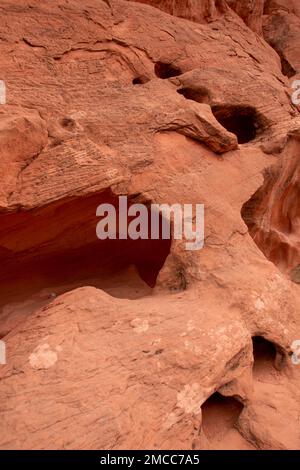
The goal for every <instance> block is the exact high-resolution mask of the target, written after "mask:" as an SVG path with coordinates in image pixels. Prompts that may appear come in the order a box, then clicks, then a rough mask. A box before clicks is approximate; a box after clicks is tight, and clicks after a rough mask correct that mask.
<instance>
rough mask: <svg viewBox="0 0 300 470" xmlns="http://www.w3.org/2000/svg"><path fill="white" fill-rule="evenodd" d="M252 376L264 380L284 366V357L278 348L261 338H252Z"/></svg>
mask: <svg viewBox="0 0 300 470" xmlns="http://www.w3.org/2000/svg"><path fill="white" fill-rule="evenodd" d="M252 345H253V376H254V377H256V378H257V377H262V378H265V377H267V376H268V375H269V374H271V375H272V374H274V373H276V370H277V371H278V370H280V369H281V368H282V367H283V365H284V359H285V355H284V352H283V350H282V348H280V346H278V345H276V344H274V343H272V342H271V341H268V340H267V339H265V338H264V337H263V336H253V338H252Z"/></svg>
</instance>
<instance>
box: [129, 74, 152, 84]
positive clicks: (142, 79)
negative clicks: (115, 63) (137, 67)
mask: <svg viewBox="0 0 300 470" xmlns="http://www.w3.org/2000/svg"><path fill="white" fill-rule="evenodd" d="M147 82H149V78H147V77H145V75H140V76H139V77H136V78H134V79H133V80H132V84H133V85H144V84H145V83H147Z"/></svg>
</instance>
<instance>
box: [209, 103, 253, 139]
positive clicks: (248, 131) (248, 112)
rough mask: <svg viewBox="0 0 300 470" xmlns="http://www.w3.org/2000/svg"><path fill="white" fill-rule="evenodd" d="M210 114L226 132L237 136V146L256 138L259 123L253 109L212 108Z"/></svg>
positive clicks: (237, 107)
mask: <svg viewBox="0 0 300 470" xmlns="http://www.w3.org/2000/svg"><path fill="white" fill-rule="evenodd" d="M212 112H213V114H214V116H215V118H216V119H217V121H219V123H220V124H221V125H222V126H223V127H225V129H227V131H229V132H231V133H233V134H235V135H236V136H237V139H238V143H239V144H246V143H248V142H251V141H252V140H254V139H255V138H256V136H257V131H258V129H259V127H260V122H259V119H258V117H257V113H256V111H255V109H254V108H251V107H243V106H213V107H212Z"/></svg>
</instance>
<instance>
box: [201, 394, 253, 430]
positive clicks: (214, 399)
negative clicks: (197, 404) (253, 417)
mask: <svg viewBox="0 0 300 470" xmlns="http://www.w3.org/2000/svg"><path fill="white" fill-rule="evenodd" d="M201 409H202V429H203V432H204V433H205V435H206V437H207V438H208V439H214V438H215V436H216V435H217V434H220V435H222V434H225V433H226V432H227V431H229V430H230V429H232V428H235V425H236V423H237V421H238V419H239V416H240V414H241V412H242V411H243V409H244V405H243V404H242V403H241V402H239V401H238V400H237V399H236V398H234V397H225V396H223V395H221V394H220V393H219V392H215V393H214V394H213V395H211V396H210V397H209V398H208V399H207V400H206V401H205V403H203V405H202V407H201Z"/></svg>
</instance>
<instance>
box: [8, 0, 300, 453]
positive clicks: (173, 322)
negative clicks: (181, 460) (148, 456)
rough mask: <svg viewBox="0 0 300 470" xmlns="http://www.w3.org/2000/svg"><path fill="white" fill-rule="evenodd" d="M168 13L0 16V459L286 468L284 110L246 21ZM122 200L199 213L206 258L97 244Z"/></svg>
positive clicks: (299, 130) (281, 89) (299, 440)
mask: <svg viewBox="0 0 300 470" xmlns="http://www.w3.org/2000/svg"><path fill="white" fill-rule="evenodd" d="M147 3H148V2H147ZM151 3H152V2H151ZM229 3H233V2H229ZM267 3H268V10H265V17H264V34H266V32H267V31H270V33H268V34H270V37H271V36H272V37H273V36H274V37H275V28H273V27H270V28H269V26H268V25H271V26H272V24H274V23H272V22H273V21H274V15H275V16H276V15H278V13H276V12H277V6H276V5H279V7H278V8H279V10H280V13H279V14H280V15H281V16H282V15H283V16H284V15H286V14H287V15H288V17H287V18H286V21H287V24H289V25H291V29H293V28H294V26H293V25H294V23H293V22H291V23H290V22H289V19H290V18H291V15H292V17H293V18H298V17H297V14H298V13H297V11H298V10H297V6H296V5H294V6H293V5H292V2H290V3H289V5H290V6H289V7H286V8H290V9H291V10H289V9H287V10H286V13H282V12H281V9H282V8H281V3H283V2H267ZM286 3H287V2H286ZM208 4H209V5H210V8H211V10H210V9H208ZM275 4H276V5H275ZM166 5H167V2H159V5H157V6H159V7H161V8H162V9H166V8H165V6H166ZM173 5H174V8H175V6H176V2H175V3H174V2H173ZM182 5H185V3H184V2H182ZM186 5H187V6H186V13H184V12H183V11H182V12H181V13H180V12H179V11H175V10H174V11H169V10H167V9H166V12H164V11H160V9H159V8H154V7H153V6H150V5H143V4H141V3H137V2H127V1H122V0H109V1H103V2H102V1H96V0H87V1H85V2H84V5H83V3H82V2H81V1H80V0H69V1H66V0H63V1H60V2H50V3H45V2H43V3H42V2H40V1H38V0H30V1H29V0H28V1H27V0H18V1H17V2H15V1H14V2H12V1H6V2H4V3H2V4H1V19H0V38H1V39H0V54H1V77H0V79H2V80H5V82H6V86H7V97H8V100H7V104H6V105H4V106H1V109H0V112H1V114H0V141H1V150H0V152H1V157H2V158H1V159H0V174H1V176H2V186H1V193H0V204H1V205H0V208H1V214H0V218H1V227H0V260H1V267H0V280H1V283H0V308H1V312H0V337H1V339H2V340H4V341H5V343H6V346H7V364H6V365H5V366H3V365H0V403H1V405H0V406H1V417H2V426H1V430H0V447H1V448H2V449H8V448H13V449H24V448H30V449H31V448H33V449H40V448H41V449H45V448H51V449H52V448H62V449H64V448H66V449H74V448H80V449H99V448H104V449H111V448H113V449H124V448H126V449H128V448H130V449H132V448H162V449H165V448H172V449H192V448H193V449H208V448H213V449H219V448H226V449H229V448H234V449H254V448H260V449H296V448H299V444H300V437H299V421H298V415H299V412H300V387H299V383H300V379H299V370H300V369H299V367H300V366H298V368H297V366H296V365H293V363H292V361H291V358H290V357H289V355H290V354H291V352H292V350H291V345H292V343H293V341H294V340H297V339H299V338H300V336H299V335H300V301H299V285H298V284H297V282H292V281H293V280H294V281H295V277H294V274H293V273H294V272H295V270H297V269H298V266H299V265H300V252H299V249H300V247H299V240H300V238H299V235H300V234H299V230H300V212H299V184H300V183H299V177H300V174H299V162H300V160H299V134H300V117H299V110H298V109H297V108H296V106H295V105H293V104H292V102H291V88H290V80H289V78H290V77H287V76H284V75H283V74H282V60H280V57H279V55H278V54H277V53H276V51H274V49H273V48H272V47H271V46H270V45H269V44H267V42H266V41H265V40H264V38H263V37H262V36H260V35H258V34H256V32H258V30H259V28H258V27H257V24H258V23H257V22H256V23H255V24H256V26H255V27H254V26H251V24H250V20H247V18H244V21H242V20H241V18H240V17H239V16H238V15H237V14H235V13H234V12H233V10H232V9H230V8H229V6H228V5H227V4H226V3H225V2H203V3H202V5H203V9H202V10H199V11H198V10H197V8H194V7H195V5H196V2H195V3H193V2H190V3H186ZM274 5H275V6H274ZM196 6H197V5H196ZM231 6H232V8H233V5H231ZM192 7H193V8H192ZM265 7H266V6H265ZM275 7H276V8H275ZM195 11H197V14H199V17H196V16H194V15H195V14H194V13H193V12H195ZM251 11H252V10H251ZM187 12H189V13H187ZM168 13H171V14H173V15H175V16H172V15H171V14H168ZM176 16H181V17H184V18H177V17H176ZM281 16H280V17H281ZM207 18H208V19H207ZM191 19H192V20H193V21H189V20H191ZM265 20H266V22H265ZM255 21H257V20H255ZM295 21H296V20H295ZM297 21H298V20H297ZM245 23H247V24H249V26H251V27H253V29H254V30H256V32H255V31H252V30H251V29H250V28H249V27H248V26H247V25H246V24H245ZM295 24H296V23H295ZM268 28H269V29H268ZM272 28H273V29H272ZM295 28H297V27H296V26H295ZM293 31H294V32H293V34H291V35H290V36H288V40H287V42H288V44H287V45H286V49H285V51H287V50H294V49H293V48H294V42H293V41H294V36H295V31H296V29H293ZM276 40H277V38H276ZM278 41H279V42H280V41H281V40H280V38H279V39H278ZM269 42H272V41H269ZM280 47H281V46H280ZM275 48H276V50H278V47H277V46H276V47H275ZM286 54H287V53H286ZM286 60H288V61H289V63H290V64H291V66H292V67H295V68H297V67H298V65H297V63H296V58H295V54H294V53H293V54H291V55H287V56H286ZM295 70H296V69H295ZM297 70H298V69H297ZM118 195H128V197H129V200H130V203H131V202H144V203H147V204H149V203H151V202H154V203H168V204H174V203H180V204H184V203H204V204H205V207H206V212H205V216H206V221H205V246H204V249H203V250H201V251H186V250H185V244H184V242H183V241H180V240H172V242H170V241H166V240H156V241H155V240H154V241H151V240H142V241H139V240H137V241H136V243H132V242H129V241H127V240H126V241H124V243H117V244H114V243H113V241H111V242H110V243H106V244H105V245H103V244H101V242H100V241H99V240H98V239H97V238H96V232H95V228H96V223H97V218H96V215H95V213H96V208H97V206H98V205H99V204H100V203H101V202H110V203H113V204H116V201H117V199H116V198H117V196H118Z"/></svg>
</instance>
